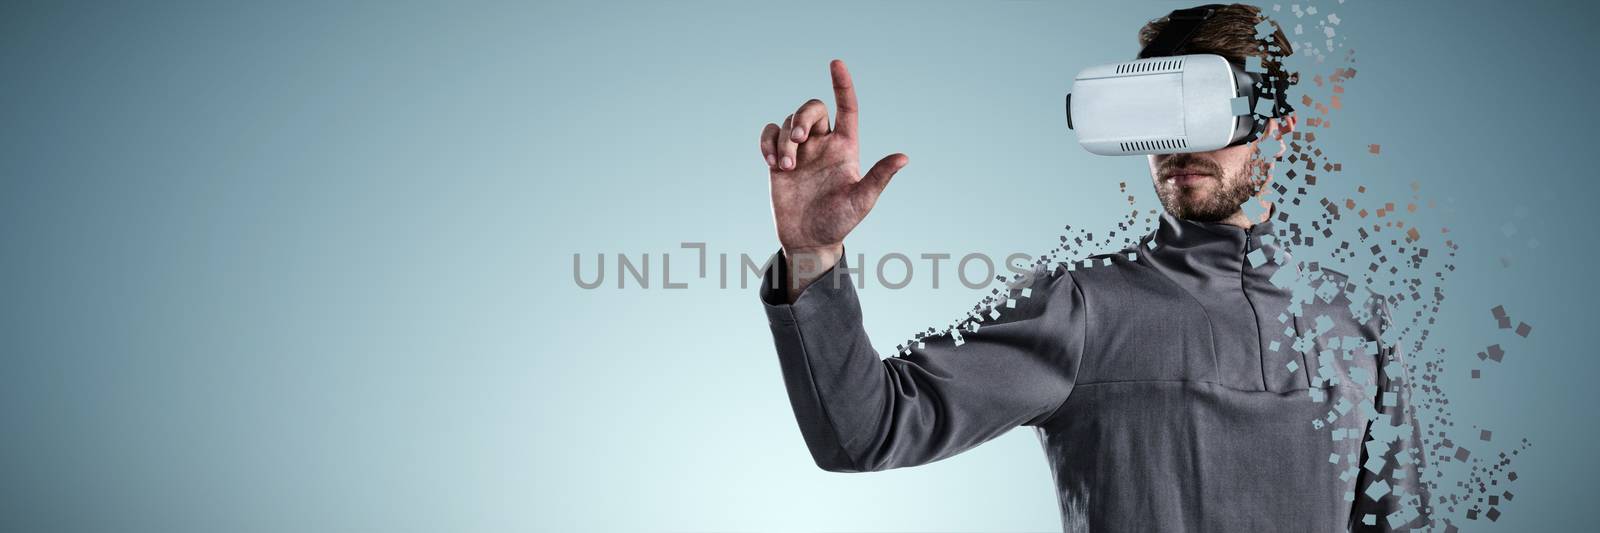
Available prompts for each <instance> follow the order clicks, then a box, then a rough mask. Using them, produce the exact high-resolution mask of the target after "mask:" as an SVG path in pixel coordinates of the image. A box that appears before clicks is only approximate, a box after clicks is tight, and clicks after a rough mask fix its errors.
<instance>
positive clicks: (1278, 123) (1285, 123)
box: [1266, 113, 1299, 161]
mask: <svg viewBox="0 0 1600 533" xmlns="http://www.w3.org/2000/svg"><path fill="white" fill-rule="evenodd" d="M1298 123H1299V118H1297V117H1296V116H1295V115H1294V113H1290V114H1289V116H1286V117H1277V118H1269V119H1267V135H1266V136H1267V137H1270V138H1271V139H1272V140H1274V141H1278V153H1275V154H1272V160H1273V161H1281V160H1283V153H1284V152H1287V151H1289V143H1286V142H1284V140H1283V136H1284V135H1286V134H1290V133H1294V127H1295V125H1296V124H1298Z"/></svg>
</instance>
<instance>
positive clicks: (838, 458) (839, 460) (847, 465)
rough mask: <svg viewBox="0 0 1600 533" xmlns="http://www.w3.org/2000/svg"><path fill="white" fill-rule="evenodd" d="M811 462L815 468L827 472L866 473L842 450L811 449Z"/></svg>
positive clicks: (833, 448)
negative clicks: (814, 463) (814, 464)
mask: <svg viewBox="0 0 1600 533" xmlns="http://www.w3.org/2000/svg"><path fill="white" fill-rule="evenodd" d="M811 460H812V461H814V462H816V463H817V468H820V469H822V470H824V471H827V472H838V473H845V474H848V473H855V472H867V471H868V470H864V469H862V468H860V467H858V466H856V462H855V461H854V460H851V459H850V455H849V454H848V453H845V451H844V449H843V448H840V447H837V446H830V447H825V448H818V447H811Z"/></svg>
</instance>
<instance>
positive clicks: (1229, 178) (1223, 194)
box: [1156, 154, 1256, 222]
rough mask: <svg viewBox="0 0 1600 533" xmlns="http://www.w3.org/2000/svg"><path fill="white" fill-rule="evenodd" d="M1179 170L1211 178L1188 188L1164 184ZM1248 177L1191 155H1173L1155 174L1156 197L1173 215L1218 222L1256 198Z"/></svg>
mask: <svg viewBox="0 0 1600 533" xmlns="http://www.w3.org/2000/svg"><path fill="white" fill-rule="evenodd" d="M1179 169H1193V170H1198V171H1200V172H1203V173H1206V174H1210V175H1211V176H1212V178H1211V179H1206V180H1202V181H1200V182H1198V183H1193V184H1189V185H1182V184H1178V183H1175V182H1174V183H1169V182H1167V179H1166V177H1165V176H1166V175H1167V173H1168V172H1169V171H1172V170H1179ZM1247 174H1248V170H1247V169H1229V170H1224V169H1223V168H1221V167H1220V166H1218V165H1217V164H1216V163H1213V162H1211V161H1210V160H1208V159H1205V158H1202V157H1199V156H1195V155H1193V154H1175V155H1173V156H1172V157H1170V158H1168V159H1167V160H1166V161H1164V162H1162V164H1161V168H1160V171H1159V172H1158V173H1157V174H1156V175H1157V178H1156V196H1157V197H1159V198H1161V207H1164V208H1166V210H1167V212H1168V213H1171V214H1172V216H1175V217H1178V218H1181V219H1185V220H1194V221H1199V222H1218V221H1221V220H1223V219H1226V218H1228V217H1230V216H1233V214H1234V213H1238V212H1239V209H1240V207H1239V206H1240V205H1241V204H1244V203H1245V202H1246V201H1249V200H1250V197H1251V196H1255V194H1256V186H1255V184H1254V183H1252V181H1251V179H1250V177H1249V176H1248V175H1247Z"/></svg>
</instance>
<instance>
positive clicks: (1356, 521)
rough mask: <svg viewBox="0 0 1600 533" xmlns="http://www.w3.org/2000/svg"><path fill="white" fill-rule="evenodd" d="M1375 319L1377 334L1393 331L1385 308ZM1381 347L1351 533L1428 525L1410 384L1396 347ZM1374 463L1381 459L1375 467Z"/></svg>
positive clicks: (1419, 436) (1419, 439)
mask: <svg viewBox="0 0 1600 533" xmlns="http://www.w3.org/2000/svg"><path fill="white" fill-rule="evenodd" d="M1375 315H1376V316H1375V319H1376V320H1379V321H1381V322H1380V326H1379V327H1380V331H1384V330H1387V329H1388V328H1389V327H1390V325H1391V318H1390V315H1389V307H1388V305H1387V304H1384V303H1380V304H1379V306H1378V309H1377V312H1376V313H1375ZM1380 346H1381V348H1380V350H1379V354H1378V356H1377V357H1378V375H1377V385H1378V387H1377V397H1375V398H1373V401H1374V402H1375V404H1376V405H1375V406H1376V407H1377V411H1378V416H1377V417H1376V418H1375V419H1374V420H1372V421H1371V422H1370V423H1369V424H1368V426H1367V439H1366V441H1365V442H1364V443H1363V446H1364V447H1363V449H1362V452H1361V460H1362V465H1361V467H1360V473H1359V475H1358V477H1357V478H1356V494H1355V497H1356V501H1355V505H1354V506H1353V508H1352V512H1351V517H1350V520H1351V527H1350V530H1351V531H1362V532H1365V531H1406V530H1413V529H1415V530H1422V529H1424V528H1426V526H1427V524H1428V523H1429V521H1430V519H1429V517H1428V513H1427V510H1428V509H1427V505H1428V504H1429V503H1430V502H1428V497H1429V496H1428V486H1427V483H1426V482H1425V481H1424V480H1423V479H1422V474H1421V472H1422V463H1423V458H1424V457H1426V456H1427V454H1426V453H1425V452H1424V450H1423V449H1422V430H1421V428H1420V426H1419V425H1418V423H1417V416H1416V412H1415V409H1414V407H1413V405H1412V401H1411V393H1412V383H1411V380H1410V379H1409V377H1410V376H1409V375H1408V373H1407V372H1406V368H1405V364H1406V363H1405V359H1404V357H1403V356H1402V355H1401V352H1400V350H1399V349H1398V347H1397V346H1395V345H1394V344H1393V343H1387V342H1380ZM1374 457H1377V458H1380V459H1378V460H1376V461H1374V460H1373V459H1372V458H1374ZM1367 522H1371V524H1368V523H1367Z"/></svg>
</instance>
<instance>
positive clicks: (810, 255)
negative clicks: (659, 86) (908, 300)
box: [761, 59, 910, 302]
mask: <svg viewBox="0 0 1600 533" xmlns="http://www.w3.org/2000/svg"><path fill="white" fill-rule="evenodd" d="M829 69H830V70H831V71H832V74H833V96H834V102H835V103H836V105H837V106H838V108H839V109H838V117H837V119H836V120H835V123H834V125H833V128H832V129H831V130H830V129H829V127H828V108H827V106H826V105H824V104H823V103H822V101H821V100H817V99H814V98H813V99H811V100H807V101H806V102H805V103H804V104H801V105H800V108H799V109H797V110H795V112H794V114H791V115H789V116H788V117H787V118H784V119H783V124H782V125H781V126H780V125H778V124H770V123H769V124H767V126H766V127H765V128H763V129H762V130H761V154H762V156H763V157H764V158H765V159H766V161H767V167H768V179H769V181H770V185H771V189H772V215H773V219H774V221H775V222H776V223H777V227H778V242H779V243H780V244H782V245H783V252H784V255H785V256H786V257H788V258H789V260H790V265H791V267H790V268H791V272H792V274H793V275H792V276H791V280H790V284H789V301H791V302H792V301H794V299H795V297H797V296H798V295H799V293H800V291H801V290H803V289H805V286H806V285H808V284H810V282H811V281H814V280H815V278H816V276H818V275H820V274H821V273H822V271H824V270H827V269H828V268H829V267H832V266H833V264H834V263H835V262H837V261H838V259H839V256H840V255H842V254H843V253H844V238H845V236H846V235H849V234H850V230H852V229H855V227H856V225H857V224H860V223H861V220H862V219H864V218H866V216H867V213H868V212H869V211H871V210H872V206H873V205H874V204H876V203H877V202H878V195H879V194H880V193H882V192H883V189H884V187H887V186H888V185H889V179H890V178H892V177H894V174H895V173H896V172H899V171H900V169H901V168H903V167H905V166H906V163H908V162H910V159H909V158H907V157H906V156H905V154H890V155H889V156H887V157H884V158H883V159H880V160H878V162H877V164H874V165H872V168H871V169H869V170H867V173H866V174H865V175H862V174H861V163H860V150H859V143H858V137H857V131H856V112H857V109H858V108H857V107H856V92H855V87H854V86H853V85H852V84H851V81H850V71H849V70H847V69H846V68H845V66H844V62H843V61H839V60H837V59H835V60H833V62H832V63H831V64H830V65H829Z"/></svg>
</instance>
